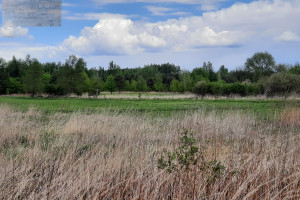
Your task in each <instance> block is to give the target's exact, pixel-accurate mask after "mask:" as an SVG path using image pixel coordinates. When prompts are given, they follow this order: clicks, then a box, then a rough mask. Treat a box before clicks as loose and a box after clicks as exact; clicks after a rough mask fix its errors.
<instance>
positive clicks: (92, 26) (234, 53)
mask: <svg viewBox="0 0 300 200" xmlns="http://www.w3.org/2000/svg"><path fill="white" fill-rule="evenodd" d="M1 1H3V0H0V2H1ZM1 4H2V2H1ZM0 8H1V10H2V6H1V7H0ZM0 17H1V16H0ZM299 19H300V0H259V1H251V0H244V1H243V0H137V1H135V0H85V1H82V0H77V1H74V0H73V1H71V0H63V1H62V22H61V26H60V27H25V26H16V25H14V24H12V23H2V24H1V26H0V57H2V58H4V59H6V60H9V59H11V57H12V56H13V55H15V56H16V57H18V58H25V56H26V54H30V55H31V57H35V58H38V59H39V60H41V61H43V62H45V61H62V62H64V61H65V59H66V58H67V57H68V56H69V55H71V54H75V55H77V56H80V57H83V58H84V59H85V60H86V61H87V63H88V67H98V66H103V67H107V65H108V63H109V62H110V61H111V60H113V61H115V62H116V63H117V64H119V65H120V66H121V67H122V68H124V67H138V66H144V65H145V64H150V63H157V64H160V63H165V62H170V63H174V64H176V65H180V66H181V67H182V68H183V69H192V68H194V67H198V66H202V63H203V62H204V61H206V62H207V61H210V62H212V63H213V66H214V68H215V69H218V68H219V67H220V66H221V65H223V64H224V65H225V66H226V67H227V68H229V69H235V68H237V67H241V66H243V65H244V63H245V61H246V59H247V58H248V57H251V56H252V55H253V54H254V53H255V52H262V51H268V52H269V53H271V54H272V55H273V56H274V58H275V60H276V62H277V63H286V64H295V62H297V61H300V23H299ZM1 21H2V18H1V20H0V22H1Z"/></svg>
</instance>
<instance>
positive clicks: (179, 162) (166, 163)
mask: <svg viewBox="0 0 300 200" xmlns="http://www.w3.org/2000/svg"><path fill="white" fill-rule="evenodd" d="M179 141H180V146H179V147H178V148H177V149H175V151H173V152H170V151H169V152H166V156H165V155H161V156H160V158H159V159H158V168H159V169H166V170H167V171H168V172H169V173H172V172H173V171H181V170H189V169H190V167H191V166H195V167H198V169H199V170H201V171H202V172H204V173H205V174H206V175H207V179H208V180H215V179H216V178H218V177H220V175H221V174H222V172H223V170H224V169H225V167H224V166H223V165H222V163H221V162H219V161H217V160H211V161H206V159H205V156H204V150H203V149H204V148H203V149H200V148H199V147H198V146H197V145H196V140H195V138H194V132H193V131H189V130H187V129H185V128H184V129H183V131H182V133H181V136H180V137H179Z"/></svg>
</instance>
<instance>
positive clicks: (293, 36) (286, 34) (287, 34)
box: [275, 31, 300, 42]
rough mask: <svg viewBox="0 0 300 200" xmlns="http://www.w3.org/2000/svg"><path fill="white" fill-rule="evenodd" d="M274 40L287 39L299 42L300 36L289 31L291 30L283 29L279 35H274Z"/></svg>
mask: <svg viewBox="0 0 300 200" xmlns="http://www.w3.org/2000/svg"><path fill="white" fill-rule="evenodd" d="M275 40H278V41H287V42H299V41H300V37H299V36H298V35H297V34H295V33H293V32H291V31H285V32H284V33H282V34H281V35H280V36H278V37H275Z"/></svg>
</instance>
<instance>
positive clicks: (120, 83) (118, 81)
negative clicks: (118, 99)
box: [115, 74, 125, 93]
mask: <svg viewBox="0 0 300 200" xmlns="http://www.w3.org/2000/svg"><path fill="white" fill-rule="evenodd" d="M115 81H116V86H117V89H118V91H119V93H121V91H123V90H124V88H125V78H124V76H123V75H122V74H119V75H117V76H116V77H115Z"/></svg>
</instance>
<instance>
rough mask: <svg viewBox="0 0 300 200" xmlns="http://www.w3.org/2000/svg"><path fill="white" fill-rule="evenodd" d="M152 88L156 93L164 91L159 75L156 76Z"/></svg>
mask: <svg viewBox="0 0 300 200" xmlns="http://www.w3.org/2000/svg"><path fill="white" fill-rule="evenodd" d="M154 88H155V90H156V91H158V92H161V91H162V90H163V89H164V85H163V79H162V75H161V74H157V75H156V80H155V83H154Z"/></svg>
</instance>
